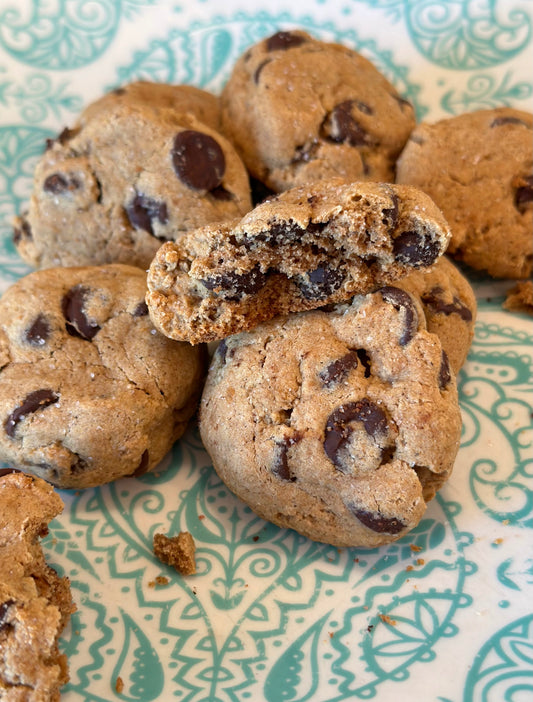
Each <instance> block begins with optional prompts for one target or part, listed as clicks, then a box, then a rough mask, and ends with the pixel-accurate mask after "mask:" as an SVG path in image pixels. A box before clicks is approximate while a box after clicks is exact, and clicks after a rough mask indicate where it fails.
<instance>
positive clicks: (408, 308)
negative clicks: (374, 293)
mask: <svg viewBox="0 0 533 702" xmlns="http://www.w3.org/2000/svg"><path fill="white" fill-rule="evenodd" d="M379 292H380V293H381V297H382V298H383V299H384V300H385V302H388V303H389V304H391V305H392V306H393V307H394V309H396V310H398V312H400V311H402V310H403V311H404V315H405V316H404V331H403V333H402V335H401V336H400V338H399V343H400V346H405V345H406V344H408V343H409V342H410V341H411V339H412V338H413V336H414V335H415V334H416V332H417V330H418V312H417V311H416V307H415V304H414V302H413V299H412V298H411V296H410V295H409V293H407V292H405V290H401V289H400V288H395V287H394V286H392V285H386V286H385V287H383V288H381V289H380V291H379Z"/></svg>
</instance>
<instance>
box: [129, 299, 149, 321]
mask: <svg viewBox="0 0 533 702" xmlns="http://www.w3.org/2000/svg"><path fill="white" fill-rule="evenodd" d="M131 314H132V317H146V315H147V314H148V305H147V304H146V302H145V301H144V300H141V302H139V304H138V305H137V306H136V307H135V309H134V310H133V312H132V313H131Z"/></svg>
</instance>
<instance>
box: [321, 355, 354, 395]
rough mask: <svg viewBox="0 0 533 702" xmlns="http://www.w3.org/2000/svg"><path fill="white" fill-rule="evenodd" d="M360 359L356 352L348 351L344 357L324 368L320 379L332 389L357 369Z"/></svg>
mask: <svg viewBox="0 0 533 702" xmlns="http://www.w3.org/2000/svg"><path fill="white" fill-rule="evenodd" d="M358 365H359V358H358V355H357V352H356V351H348V353H346V354H345V355H344V356H342V357H341V358H338V359H337V360H336V361H333V362H332V363H330V364H329V365H328V366H326V367H325V368H323V369H322V370H321V371H320V373H319V377H320V380H321V381H322V382H323V383H324V385H325V386H326V387H332V386H333V385H337V384H338V383H341V382H342V381H343V380H344V379H345V378H346V377H347V375H348V374H349V373H350V371H351V370H353V369H354V368H357V366H358Z"/></svg>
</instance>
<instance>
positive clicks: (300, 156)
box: [291, 139, 320, 164]
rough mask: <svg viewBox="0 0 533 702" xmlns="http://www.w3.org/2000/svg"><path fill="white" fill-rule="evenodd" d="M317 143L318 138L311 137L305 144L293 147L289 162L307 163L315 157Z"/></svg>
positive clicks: (318, 143)
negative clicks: (292, 154)
mask: <svg viewBox="0 0 533 702" xmlns="http://www.w3.org/2000/svg"><path fill="white" fill-rule="evenodd" d="M319 145H320V142H319V140H318V139H313V140H311V141H308V142H306V143H305V144H299V145H298V146H296V147H295V149H294V156H293V157H292V160H291V163H294V164H299V163H309V162H310V161H312V160H313V159H314V158H315V157H316V154H317V152H318V147H319Z"/></svg>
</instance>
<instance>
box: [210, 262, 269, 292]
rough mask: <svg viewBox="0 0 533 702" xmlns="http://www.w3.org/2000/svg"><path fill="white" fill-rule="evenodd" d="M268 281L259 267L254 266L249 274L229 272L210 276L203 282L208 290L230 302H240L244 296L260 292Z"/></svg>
mask: <svg viewBox="0 0 533 702" xmlns="http://www.w3.org/2000/svg"><path fill="white" fill-rule="evenodd" d="M265 281H266V275H265V274H264V273H262V272H261V269H260V268H259V265H256V266H254V268H252V270H251V271H248V272H247V273H235V272H232V271H228V272H227V273H220V274H217V275H212V276H209V278H206V279H205V280H202V281H201V282H202V283H203V284H204V285H205V287H206V288H207V289H208V290H212V291H213V292H214V293H215V294H217V295H221V296H222V297H225V298H226V299H228V300H238V299H239V298H240V297H242V295H251V294H254V293H257V292H259V290H261V288H262V287H263V285H264V284H265Z"/></svg>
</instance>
